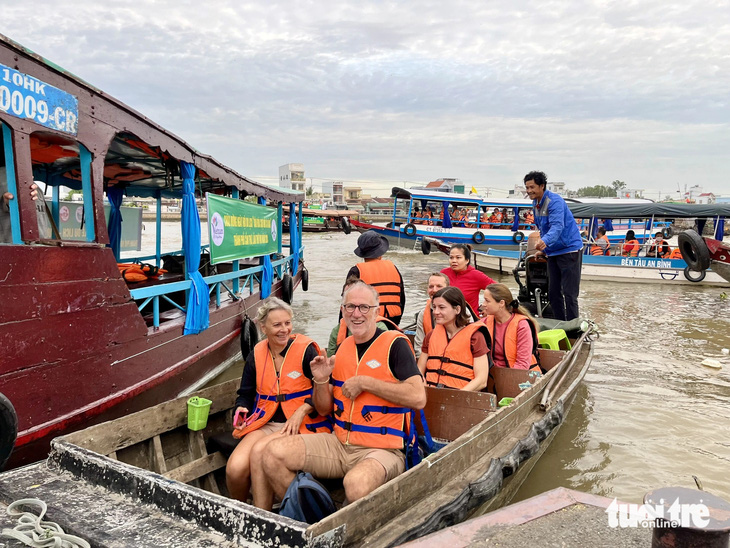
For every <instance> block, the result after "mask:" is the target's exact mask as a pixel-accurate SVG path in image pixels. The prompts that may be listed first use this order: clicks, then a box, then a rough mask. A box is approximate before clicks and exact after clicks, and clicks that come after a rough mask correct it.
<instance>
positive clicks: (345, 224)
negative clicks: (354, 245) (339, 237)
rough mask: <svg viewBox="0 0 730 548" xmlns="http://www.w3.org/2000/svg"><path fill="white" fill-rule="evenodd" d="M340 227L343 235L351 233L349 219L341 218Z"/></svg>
mask: <svg viewBox="0 0 730 548" xmlns="http://www.w3.org/2000/svg"><path fill="white" fill-rule="evenodd" d="M340 226H341V227H342V232H344V233H345V234H349V233H350V232H352V225H351V224H350V219H348V218H347V217H342V219H340Z"/></svg>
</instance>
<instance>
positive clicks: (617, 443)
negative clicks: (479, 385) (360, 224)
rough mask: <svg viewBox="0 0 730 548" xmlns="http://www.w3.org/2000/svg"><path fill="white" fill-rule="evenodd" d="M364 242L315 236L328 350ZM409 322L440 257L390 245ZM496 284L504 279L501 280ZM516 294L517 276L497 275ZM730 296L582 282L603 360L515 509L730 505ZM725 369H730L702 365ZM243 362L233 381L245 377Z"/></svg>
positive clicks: (320, 338) (312, 317)
mask: <svg viewBox="0 0 730 548" xmlns="http://www.w3.org/2000/svg"><path fill="white" fill-rule="evenodd" d="M356 241H357V234H355V233H353V234H350V235H345V234H342V233H330V234H305V236H304V244H305V246H306V247H305V252H304V257H305V262H306V266H307V268H308V270H309V277H310V284H309V291H308V292H303V291H302V290H301V289H297V291H296V292H295V295H294V303H293V307H294V311H295V330H296V331H298V332H302V333H305V334H307V335H308V336H310V337H312V338H314V339H315V340H316V341H317V342H318V343H320V345H323V346H326V344H327V339H328V336H329V333H330V330H331V329H332V327H334V325H335V324H336V323H337V314H338V305H339V297H340V291H341V288H342V284H343V282H344V279H345V275H346V274H347V271H348V270H349V269H350V267H351V266H352V265H353V264H354V263H355V262H357V261H358V259H357V257H356V256H355V255H354V254H353V250H354V248H355V246H356ZM387 256H388V258H389V259H391V260H392V261H393V262H394V263H395V264H396V265H398V267H399V269H400V271H401V273H402V274H403V277H404V281H405V284H406V291H407V305H406V314H405V316H404V320H403V322H402V324H404V325H405V324H407V323H410V322H409V321H408V320H409V319H410V318H414V317H415V314H416V313H417V312H418V310H419V309H420V308H422V307H423V305H424V303H425V300H426V296H425V285H426V280H427V278H428V275H429V273H431V272H434V271H438V270H440V269H441V268H444V267H445V266H448V264H447V260H446V256H445V255H442V254H440V253H438V252H435V253H432V254H431V255H429V256H424V255H422V254H421V253H420V251H412V250H407V249H403V248H391V250H390V251H389V252H388V255H387ZM493 277H494V276H493ZM497 279H498V281H500V282H503V283H506V284H507V285H508V286H509V287H511V288H512V289H513V291H516V288H517V284H516V282H515V281H514V279H513V278H511V277H510V276H501V277H497ZM723 292H727V293H728V294H730V290H728V289H722V288H705V287H699V286H671V285H666V286H659V285H656V286H655V285H650V284H630V283H611V282H606V283H604V282H583V284H582V286H581V293H580V307H581V315H583V316H584V317H587V318H590V319H592V320H593V321H595V322H596V324H598V326H599V330H600V338H599V339H598V340H597V341H596V343H595V354H594V357H593V362H592V365H591V367H590V369H589V370H588V374H587V375H586V378H585V382H584V383H583V385H582V386H581V388H580V389H579V391H578V395H577V397H576V399H575V401H574V403H573V406H572V408H571V411H570V413H569V415H568V417H567V419H566V422H565V423H564V424H563V426H562V427H561V429H560V431H559V432H558V434H557V436H556V437H555V439H554V440H553V442H552V444H551V445H550V447H549V448H548V450H547V451H546V452H545V454H544V455H543V456H542V458H541V459H540V461H539V462H538V463H537V465H536V466H535V468H534V469H533V470H532V472H531V474H530V476H529V477H528V478H527V480H526V481H525V483H524V485H523V487H522V488H521V490H520V491H519V492H518V494H517V497H516V499H515V500H521V499H524V498H527V497H530V496H533V495H536V494H539V493H542V492H543V491H546V490H548V489H552V488H555V487H561V486H562V487H568V488H571V489H578V490H580V491H584V492H588V493H592V494H595V495H601V496H606V497H610V498H613V497H617V498H618V499H619V500H623V501H627V502H640V501H641V499H642V497H643V495H644V493H646V492H647V491H650V490H652V489H656V488H658V487H663V486H668V485H678V486H685V487H694V485H695V483H694V480H693V479H692V476H693V475H695V476H697V477H698V478H699V479H700V481H701V482H702V484H703V486H704V488H705V489H706V490H707V491H710V492H712V493H714V494H716V495H718V496H720V497H723V498H724V499H726V500H730V481H728V476H729V475H730V358H728V356H725V355H723V354H722V349H723V348H730V298H723V297H722V294H723ZM706 357H711V358H715V359H717V360H719V361H720V362H721V363H722V369H721V370H714V369H709V368H707V367H704V366H702V365H701V363H700V362H702V360H703V359H704V358H706ZM241 368H242V363H239V364H237V365H236V366H235V367H234V368H232V369H231V370H229V372H228V373H227V375H226V378H233V377H238V376H240V373H241Z"/></svg>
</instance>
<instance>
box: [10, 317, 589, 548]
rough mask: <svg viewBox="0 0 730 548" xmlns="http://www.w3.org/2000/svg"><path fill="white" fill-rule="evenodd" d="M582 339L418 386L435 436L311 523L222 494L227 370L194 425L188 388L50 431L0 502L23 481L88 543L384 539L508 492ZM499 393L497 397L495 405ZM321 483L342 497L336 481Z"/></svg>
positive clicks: (527, 464)
mask: <svg viewBox="0 0 730 548" xmlns="http://www.w3.org/2000/svg"><path fill="white" fill-rule="evenodd" d="M594 336H595V332H594V326H592V325H591V324H590V323H586V330H585V331H584V332H576V334H575V338H573V340H572V348H571V349H570V350H569V351H566V350H546V349H540V350H539V353H540V363H541V366H542V367H543V368H545V369H546V370H547V373H546V374H545V375H544V376H539V373H537V372H534V371H527V370H523V369H509V368H496V369H495V370H494V371H493V377H494V392H496V394H495V393H486V392H476V393H475V392H464V391H460V390H449V389H439V388H428V389H427V390H428V394H427V398H428V403H427V405H426V408H425V410H424V414H425V416H426V418H427V421H428V426H429V428H430V431H431V434H432V435H433V437H434V439H436V440H438V441H440V442H443V443H445V444H446V445H445V446H443V447H442V448H441V449H439V450H438V451H436V452H434V453H432V454H430V455H428V456H426V457H425V458H424V460H423V461H422V462H421V463H420V464H418V465H416V466H414V467H412V468H411V469H409V470H407V471H406V472H405V473H403V474H401V475H400V476H398V477H396V478H395V479H393V480H391V481H389V482H388V483H386V484H385V485H383V486H381V487H379V488H378V489H376V490H375V491H373V492H372V493H370V494H369V495H367V496H366V497H364V498H362V499H360V500H357V501H355V502H353V503H350V504H348V505H346V506H342V507H341V508H340V509H339V510H337V511H336V512H335V513H333V514H331V515H329V516H327V517H325V518H324V519H322V520H320V521H318V522H316V523H313V524H311V525H307V524H306V523H301V522H297V521H294V520H291V519H289V518H285V517H282V516H279V515H277V514H273V513H270V512H266V511H263V510H259V509H257V508H254V507H252V506H249V505H248V504H244V503H242V502H238V501H235V500H231V499H229V498H227V497H226V494H227V491H226V484H225V466H226V460H227V457H226V451H224V450H222V448H223V446H222V445H221V444H220V443H219V439H220V437H221V435H223V436H226V435H227V436H228V437H230V429H231V422H232V414H233V406H234V402H235V397H236V389H237V387H238V381H237V380H232V381H229V382H228V383H225V384H220V385H217V386H213V387H210V388H207V389H205V390H204V391H202V392H200V393H199V396H201V397H204V398H206V399H208V400H211V401H212V404H211V408H210V415H209V417H208V420H207V425H206V426H205V428H204V429H202V430H197V431H192V430H190V429H188V422H187V406H186V400H187V398H180V399H177V400H173V401H170V402H166V403H163V404H160V405H158V406H155V407H153V408H150V409H146V410H143V411H140V412H138V413H135V414H132V415H129V416H126V417H122V418H120V419H117V420H114V421H111V422H108V423H104V424H100V425H96V426H92V427H90V428H88V429H86V430H83V431H80V432H75V433H72V434H70V435H67V436H64V437H62V438H59V439H56V440H54V441H53V449H52V452H51V454H50V456H49V459H48V463H47V464H46V463H37V464H35V465H32V466H28V467H24V468H20V469H18V470H13V471H11V472H7V473H5V474H3V475H1V476H0V507H1V506H2V504H8V502H9V501H12V500H15V499H17V498H20V497H25V496H26V494H27V486H29V485H33V486H34V489H33V493H34V496H36V497H39V498H42V499H43V500H45V501H46V502H47V503H48V506H49V510H48V516H47V518H45V519H49V520H53V521H56V522H60V524H61V525H62V526H63V527H64V529H65V530H66V532H67V533H72V534H77V535H81V536H84V537H85V538H86V539H87V540H89V541H91V544H92V545H96V544H97V543H98V544H102V541H103V540H104V539H105V538H106V536H108V535H109V531H113V532H114V535H115V541H116V542H117V543H118V545H120V546H130V545H142V546H154V545H157V544H161V543H160V542H159V539H169V538H172V537H174V538H179V539H181V541H180V544H181V545H183V544H184V545H186V546H203V545H205V546H208V545H212V544H206V543H205V541H208V542H210V538H211V537H212V536H214V535H218V540H217V541H216V542H215V545H216V546H226V547H233V546H252V545H256V546H271V547H277V546H312V547H315V546H317V547H322V546H328V547H338V546H370V547H374V548H378V547H390V546H397V545H399V544H402V543H404V542H407V541H408V540H411V539H415V538H418V537H421V536H423V535H426V534H428V533H431V532H433V531H437V530H439V529H442V528H444V527H446V526H449V525H452V524H454V523H459V522H461V521H463V520H465V519H467V518H468V517H470V516H471V515H474V514H477V513H483V512H486V511H489V510H492V509H495V508H499V507H501V506H503V505H505V504H507V503H508V502H509V501H510V500H511V498H512V497H513V496H514V494H515V492H516V491H517V489H518V488H519V487H520V485H521V484H522V482H523V481H524V479H525V478H526V477H527V476H528V474H529V473H530V471H531V470H532V468H533V466H534V465H535V463H536V462H537V461H538V459H539V458H540V456H541V455H542V454H543V453H544V451H545V450H546V448H547V447H548V445H549V444H550V442H551V441H552V440H553V439H554V438H555V435H556V433H557V431H558V429H559V428H560V425H561V424H562V423H563V422H564V421H565V419H566V417H567V415H568V412H569V410H570V407H571V405H572V403H573V401H574V399H575V396H576V392H577V390H578V387H579V385H580V383H581V381H582V380H583V377H584V376H585V374H586V371H587V369H588V367H589V365H590V362H591V358H592V355H593V342H592V339H593V337H594ZM508 397H509V398H514V400H513V401H512V402H511V403H510V404H509V405H507V406H506V407H498V406H497V402H498V400H500V399H501V398H508ZM417 422H418V421H417ZM421 432H423V430H422V428H421ZM228 449H229V450H230V447H228ZM327 485H328V488H329V489H330V491H331V492H332V495H333V498H334V500H335V502H337V503H340V502H342V490H341V486H340V487H338V486H337V485H336V484H334V483H328V484H327ZM71 486H73V487H71ZM71 499H73V503H72V504H71V502H70V501H71ZM69 508H73V512H71V511H70V510H69ZM0 514H1V513H0ZM121 516H123V517H121ZM5 519H6V521H7V518H5ZM2 520H3V517H2V515H0V526H2V525H5V524H4V523H3V521H2ZM120 522H123V523H120Z"/></svg>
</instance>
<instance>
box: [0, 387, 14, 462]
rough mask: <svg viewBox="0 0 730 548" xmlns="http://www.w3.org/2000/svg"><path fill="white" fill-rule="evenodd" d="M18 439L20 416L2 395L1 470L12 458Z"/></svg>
mask: <svg viewBox="0 0 730 548" xmlns="http://www.w3.org/2000/svg"><path fill="white" fill-rule="evenodd" d="M17 437H18V415H17V414H16V413H15V408H14V407H13V404H12V403H10V400H9V399H8V398H6V397H5V395H4V394H2V393H0V470H2V469H3V466H5V463H6V462H7V461H8V459H9V458H10V454H11V453H12V452H13V447H15V439H16V438H17Z"/></svg>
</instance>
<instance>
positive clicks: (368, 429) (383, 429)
mask: <svg viewBox="0 0 730 548" xmlns="http://www.w3.org/2000/svg"><path fill="white" fill-rule="evenodd" d="M335 424H336V425H337V426H339V427H340V428H342V429H343V430H346V431H348V432H361V433H363V434H380V435H381V436H398V437H399V438H402V439H404V440H405V439H407V438H408V434H407V433H406V432H404V431H403V430H398V429H396V428H388V427H387V426H364V425H361V424H353V423H351V422H347V421H341V420H339V419H335Z"/></svg>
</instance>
